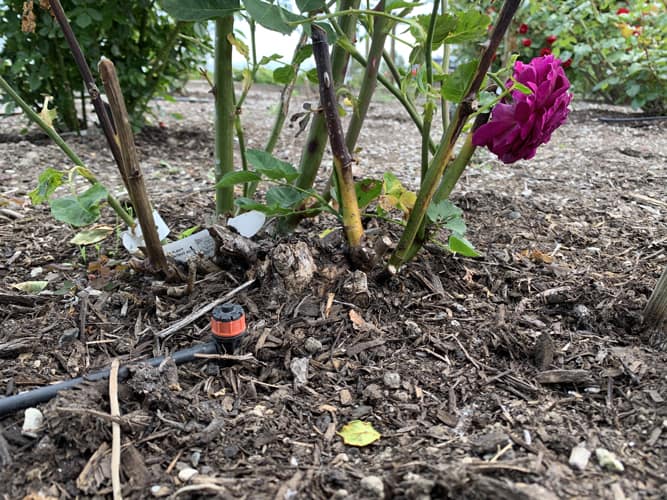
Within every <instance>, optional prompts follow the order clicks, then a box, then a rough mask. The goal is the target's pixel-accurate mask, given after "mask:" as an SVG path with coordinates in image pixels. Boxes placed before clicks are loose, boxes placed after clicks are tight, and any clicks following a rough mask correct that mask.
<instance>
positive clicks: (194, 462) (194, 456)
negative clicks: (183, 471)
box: [190, 451, 201, 467]
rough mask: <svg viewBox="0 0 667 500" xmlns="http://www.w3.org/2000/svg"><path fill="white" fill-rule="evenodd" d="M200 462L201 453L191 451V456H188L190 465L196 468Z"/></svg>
mask: <svg viewBox="0 0 667 500" xmlns="http://www.w3.org/2000/svg"><path fill="white" fill-rule="evenodd" d="M200 460H201V453H200V452H198V451H193V452H192V454H191V455H190V463H191V464H192V466H193V467H197V466H198V465H199V461H200Z"/></svg>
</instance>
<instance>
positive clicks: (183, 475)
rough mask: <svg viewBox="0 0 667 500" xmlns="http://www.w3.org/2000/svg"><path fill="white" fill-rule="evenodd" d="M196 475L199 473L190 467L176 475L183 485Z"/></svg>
mask: <svg viewBox="0 0 667 500" xmlns="http://www.w3.org/2000/svg"><path fill="white" fill-rule="evenodd" d="M197 474H199V471H198V470H197V469H193V468H192V467H186V468H185V469H183V470H181V471H180V472H179V473H178V479H179V480H181V481H183V482H184V483H187V482H188V481H189V480H190V479H192V478H193V477H195V476H196V475H197Z"/></svg>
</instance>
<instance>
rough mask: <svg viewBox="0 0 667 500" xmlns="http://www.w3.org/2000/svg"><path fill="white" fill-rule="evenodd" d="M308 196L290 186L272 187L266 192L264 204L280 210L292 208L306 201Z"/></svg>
mask: <svg viewBox="0 0 667 500" xmlns="http://www.w3.org/2000/svg"><path fill="white" fill-rule="evenodd" d="M307 196H308V195H307V194H306V193H304V192H302V191H298V190H297V189H296V188H294V187H292V186H277V187H272V188H271V189H269V190H268V191H267V192H266V204H267V205H269V206H271V205H275V206H277V207H280V208H292V207H294V206H295V205H297V204H298V203H300V202H302V201H303V200H304V199H306V197H307Z"/></svg>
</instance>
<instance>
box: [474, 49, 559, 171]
mask: <svg viewBox="0 0 667 500" xmlns="http://www.w3.org/2000/svg"><path fill="white" fill-rule="evenodd" d="M514 78H515V79H516V81H517V82H519V83H521V84H523V85H525V86H526V87H528V88H529V89H530V90H531V91H532V92H531V94H530V95H525V94H522V93H521V92H519V91H518V90H514V91H512V93H511V96H512V99H511V102H500V103H498V104H497V105H496V106H495V107H494V108H493V111H492V112H491V120H489V122H488V123H486V124H485V125H482V126H481V127H479V128H478V129H477V130H476V131H475V133H474V134H473V138H472V142H473V144H474V145H475V146H486V147H487V148H489V150H490V151H491V152H493V153H495V154H496V155H497V156H498V158H499V159H500V160H501V161H502V162H504V163H514V162H515V161H518V160H529V159H531V158H532V157H533V156H535V152H536V151H537V148H538V146H540V145H542V144H545V143H547V142H549V139H551V134H552V133H553V131H554V130H556V129H557V128H558V127H560V126H561V125H562V124H563V123H565V119H566V118H567V115H568V113H569V110H568V109H567V106H568V104H570V101H571V100H572V94H570V93H568V92H567V90H568V89H569V88H570V82H569V81H568V79H567V77H566V76H565V72H564V71H563V68H562V67H561V61H560V59H556V58H555V57H554V56H552V55H547V56H544V57H536V58H534V59H533V60H532V61H530V63H528V64H524V63H522V62H520V61H517V62H516V64H515V65H514ZM506 85H507V86H508V87H510V86H511V85H512V82H511V81H508V82H507V83H506Z"/></svg>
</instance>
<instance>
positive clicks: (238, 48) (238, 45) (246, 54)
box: [227, 33, 250, 61]
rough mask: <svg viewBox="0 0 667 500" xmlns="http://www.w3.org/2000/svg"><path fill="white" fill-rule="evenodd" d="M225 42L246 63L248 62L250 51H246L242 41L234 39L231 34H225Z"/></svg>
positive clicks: (246, 48) (246, 47)
mask: <svg viewBox="0 0 667 500" xmlns="http://www.w3.org/2000/svg"><path fill="white" fill-rule="evenodd" d="M227 41H228V42H229V43H230V45H231V46H232V47H234V48H235V49H236V51H237V52H238V53H239V54H241V55H242V56H243V58H244V59H245V60H246V61H247V60H248V58H249V57H250V49H248V46H247V45H246V44H245V43H243V41H241V40H239V39H238V38H236V37H235V36H234V35H233V34H232V33H227Z"/></svg>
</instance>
